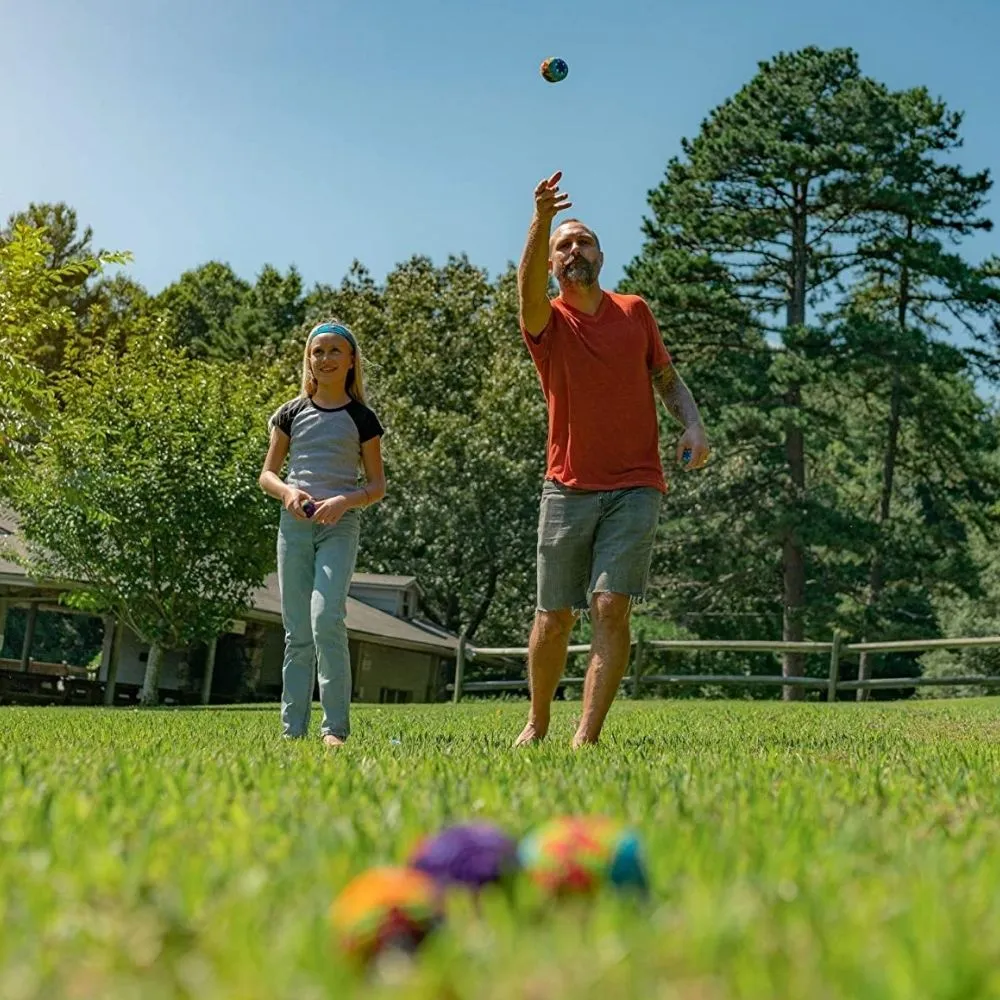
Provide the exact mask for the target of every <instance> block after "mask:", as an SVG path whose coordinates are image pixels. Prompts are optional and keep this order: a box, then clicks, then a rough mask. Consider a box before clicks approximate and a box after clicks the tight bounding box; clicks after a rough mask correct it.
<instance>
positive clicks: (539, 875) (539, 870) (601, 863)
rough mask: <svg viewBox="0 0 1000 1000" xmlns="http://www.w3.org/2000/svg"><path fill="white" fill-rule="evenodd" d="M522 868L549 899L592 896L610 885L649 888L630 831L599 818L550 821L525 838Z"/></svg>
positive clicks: (639, 889)
mask: <svg viewBox="0 0 1000 1000" xmlns="http://www.w3.org/2000/svg"><path fill="white" fill-rule="evenodd" d="M518 853H519V857H520V861H521V865H522V867H523V869H524V871H525V873H526V874H527V876H528V877H529V878H530V879H531V881H532V882H533V883H534V884H535V885H536V886H538V887H539V888H540V889H541V890H542V891H543V892H544V893H545V894H546V895H547V896H552V897H562V896H574V895H577V896H579V895H583V896H587V895H592V894H594V893H597V892H599V891H601V890H602V889H603V888H605V887H608V886H610V887H611V888H614V889H619V890H631V891H635V892H638V893H639V894H643V895H644V894H645V893H646V892H648V889H649V880H648V877H647V874H646V864H645V860H644V857H643V852H642V845H641V843H640V841H639V837H638V835H637V834H636V832H635V831H634V830H631V829H629V828H628V827H627V826H626V825H625V824H624V823H620V822H618V821H617V820H613V819H609V818H605V817H602V816H578V817H577V816H570V817H563V818H559V819H553V820H550V821H549V822H548V823H544V824H543V825H542V826H540V827H538V828H537V829H536V830H534V831H532V832H531V833H530V834H529V835H528V836H527V837H525V838H524V839H523V840H522V841H521V844H520V846H519V849H518Z"/></svg>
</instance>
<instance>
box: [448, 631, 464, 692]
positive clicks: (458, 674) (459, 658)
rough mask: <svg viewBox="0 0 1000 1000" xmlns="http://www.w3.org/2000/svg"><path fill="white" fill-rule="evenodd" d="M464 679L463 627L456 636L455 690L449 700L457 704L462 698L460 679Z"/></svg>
mask: <svg viewBox="0 0 1000 1000" xmlns="http://www.w3.org/2000/svg"><path fill="white" fill-rule="evenodd" d="M464 679H465V629H462V634H461V635H460V636H459V637H458V652H457V654H456V655H455V690H454V691H453V692H452V695H451V700H452V702H453V704H455V705H457V704H458V703H459V702H460V701H461V700H462V681H463V680H464Z"/></svg>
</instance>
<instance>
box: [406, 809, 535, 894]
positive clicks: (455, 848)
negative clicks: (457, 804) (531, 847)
mask: <svg viewBox="0 0 1000 1000" xmlns="http://www.w3.org/2000/svg"><path fill="white" fill-rule="evenodd" d="M409 864H410V867H412V868H414V869H416V870H417V871H421V872H424V873H425V874H427V875H429V876H430V877H431V878H433V879H435V880H436V881H437V882H438V883H439V884H441V885H442V886H444V887H447V888H459V887H464V888H468V889H471V890H473V891H476V892H478V891H479V890H481V889H484V888H485V887H486V886H489V885H496V886H501V887H503V886H506V885H509V884H510V881H511V879H512V878H513V877H514V875H515V874H516V872H517V870H518V867H519V865H518V856H517V841H516V840H515V839H514V838H513V837H511V836H509V835H508V834H506V833H505V832H504V831H503V830H501V829H500V828H499V827H496V826H492V825H491V824H489V823H465V824H459V825H457V826H451V827H447V828H446V829H444V830H442V831H441V832H440V833H437V834H434V835H433V836H430V837H425V838H424V839H423V840H422V841H421V842H420V843H418V844H417V846H416V848H415V849H414V850H413V852H412V853H411V855H410V858H409Z"/></svg>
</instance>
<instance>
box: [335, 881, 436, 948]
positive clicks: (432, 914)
mask: <svg viewBox="0 0 1000 1000" xmlns="http://www.w3.org/2000/svg"><path fill="white" fill-rule="evenodd" d="M443 919H444V910H443V904H442V900H441V895H440V890H439V888H438V886H437V884H436V883H435V882H434V880H433V879H432V878H430V877H429V876H427V875H425V874H424V873H423V872H419V871H415V870H413V869H411V868H403V867H394V866H385V867H379V868H370V869H368V870H367V871H364V872H362V873H361V874H360V875H358V876H356V877H355V878H354V879H352V880H351V881H350V882H349V883H348V884H347V885H346V886H345V887H344V889H343V890H342V891H341V892H340V894H339V895H338V896H337V898H336V899H335V900H334V901H333V904H332V905H331V907H330V923H331V925H332V927H333V931H334V934H335V936H336V938H337V940H338V943H339V946H340V948H341V949H342V950H343V951H344V952H345V953H346V954H347V955H349V956H350V957H351V958H354V959H359V960H361V961H368V960H370V959H372V958H374V957H376V956H377V955H379V954H380V953H382V952H384V951H387V950H390V949H399V950H402V951H407V952H412V951H415V950H416V949H417V948H418V947H419V946H420V945H421V944H422V943H423V941H424V939H425V938H426V937H427V936H428V935H429V934H430V933H431V932H432V931H433V930H435V928H436V927H437V926H438V924H440V922H441V921H442V920H443Z"/></svg>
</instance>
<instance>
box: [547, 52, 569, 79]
mask: <svg viewBox="0 0 1000 1000" xmlns="http://www.w3.org/2000/svg"><path fill="white" fill-rule="evenodd" d="M541 71H542V77H543V78H544V79H545V80H548V82H549V83H559V81H560V80H565V79H566V77H567V75H568V74H569V66H567V65H566V60H565V59H560V58H559V57H558V56H549V58H548V59H543V60H542V66H541Z"/></svg>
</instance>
